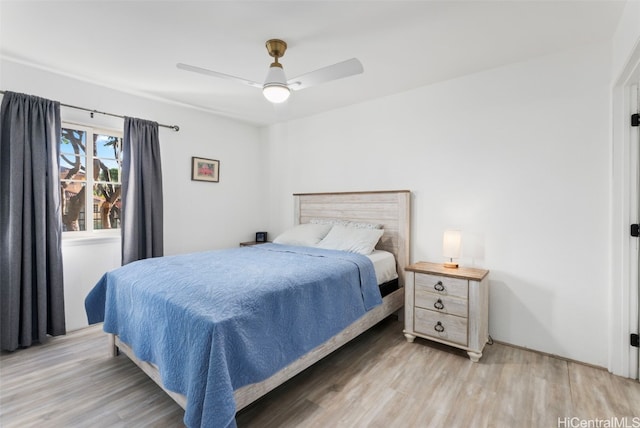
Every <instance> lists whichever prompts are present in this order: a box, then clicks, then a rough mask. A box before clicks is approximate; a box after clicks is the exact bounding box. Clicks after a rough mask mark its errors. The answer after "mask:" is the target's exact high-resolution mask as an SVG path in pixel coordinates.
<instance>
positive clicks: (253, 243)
mask: <svg viewBox="0 0 640 428" xmlns="http://www.w3.org/2000/svg"><path fill="white" fill-rule="evenodd" d="M269 242H271V241H262V242H258V241H247V242H241V243H240V246H241V247H250V246H252V245H260V244H268V243H269Z"/></svg>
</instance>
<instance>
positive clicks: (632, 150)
mask: <svg viewBox="0 0 640 428" xmlns="http://www.w3.org/2000/svg"><path fill="white" fill-rule="evenodd" d="M630 89H631V94H630V95H631V96H630V97H629V99H630V101H631V106H630V107H631V111H632V112H636V113H640V78H639V80H638V81H637V83H635V84H634V85H632V86H631V88H630ZM630 137H631V138H630V139H629V140H630V145H629V155H630V156H629V173H630V177H629V178H630V180H629V181H630V191H631V193H630V195H629V209H630V212H629V219H630V220H631V223H635V224H638V223H639V222H640V126H632V127H631V135H630ZM629 257H630V260H629V262H630V263H629V266H630V270H631V271H630V272H629V274H630V275H629V278H630V279H631V284H630V285H631V287H630V291H631V293H630V294H631V295H630V302H631V306H630V308H629V309H630V324H631V325H630V326H629V327H630V331H631V332H633V333H636V334H637V333H640V315H639V314H640V238H634V237H631V236H630V238H629ZM631 352H632V354H631V360H630V361H635V363H636V364H637V366H636V369H637V371H636V372H635V373H636V378H638V379H639V380H640V352H639V349H638V348H631Z"/></svg>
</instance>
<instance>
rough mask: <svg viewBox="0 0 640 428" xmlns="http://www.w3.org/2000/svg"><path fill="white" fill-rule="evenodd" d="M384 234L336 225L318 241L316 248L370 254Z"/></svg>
mask: <svg viewBox="0 0 640 428" xmlns="http://www.w3.org/2000/svg"><path fill="white" fill-rule="evenodd" d="M383 233H384V230H383V229H360V228H356V227H347V226H341V225H336V226H333V227H332V228H331V231H330V232H329V233H328V234H327V236H325V237H324V239H323V240H322V241H320V242H319V243H318V245H317V247H318V248H326V249H329V250H342V251H349V252H351V253H359V254H364V255H365V256H366V255H368V254H371V252H372V251H373V250H374V248H375V247H376V244H377V243H378V241H379V240H380V237H381V236H382V234H383Z"/></svg>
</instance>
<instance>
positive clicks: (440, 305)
mask: <svg viewBox="0 0 640 428" xmlns="http://www.w3.org/2000/svg"><path fill="white" fill-rule="evenodd" d="M433 307H434V308H436V309H437V310H439V311H440V310H442V309H444V303H442V300H441V299H438V301H437V302H435V303H434V304H433Z"/></svg>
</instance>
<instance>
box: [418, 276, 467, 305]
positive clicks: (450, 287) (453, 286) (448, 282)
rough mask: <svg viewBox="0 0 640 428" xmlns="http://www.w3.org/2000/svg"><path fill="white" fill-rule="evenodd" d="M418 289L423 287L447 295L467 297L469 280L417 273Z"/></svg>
mask: <svg viewBox="0 0 640 428" xmlns="http://www.w3.org/2000/svg"><path fill="white" fill-rule="evenodd" d="M415 287H416V291H417V290H419V289H423V290H426V291H430V292H432V293H438V294H441V295H445V296H456V297H462V298H465V299H466V298H467V294H468V281H467V280H466V279H458V278H450V277H446V276H438V275H429V274H426V273H416V284H415Z"/></svg>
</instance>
